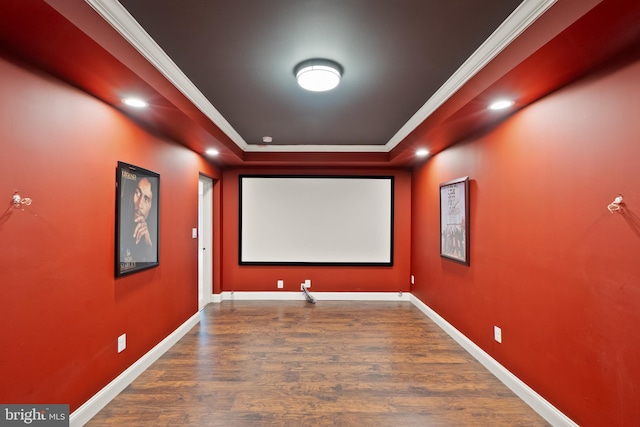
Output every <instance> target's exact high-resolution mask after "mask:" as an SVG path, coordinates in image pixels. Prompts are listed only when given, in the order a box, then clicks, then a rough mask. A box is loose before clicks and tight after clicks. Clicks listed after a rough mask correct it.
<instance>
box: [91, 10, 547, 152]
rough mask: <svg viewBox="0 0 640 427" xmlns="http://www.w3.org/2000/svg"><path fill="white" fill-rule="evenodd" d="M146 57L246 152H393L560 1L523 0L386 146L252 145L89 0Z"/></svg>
mask: <svg viewBox="0 0 640 427" xmlns="http://www.w3.org/2000/svg"><path fill="white" fill-rule="evenodd" d="M85 1H86V2H87V3H88V4H89V5H91V7H92V8H93V9H94V10H96V12H98V14H99V15H100V16H102V18H103V19H104V20H105V21H107V22H108V23H109V24H110V25H111V26H112V27H113V28H114V29H115V30H116V31H118V32H119V33H120V34H121V35H122V36H123V37H124V38H125V39H126V40H127V41H128V42H129V43H130V44H131V45H132V46H133V47H135V48H136V49H137V50H138V52H140V54H142V56H144V57H145V58H146V59H147V60H148V61H149V62H150V63H151V64H152V65H153V66H154V67H155V68H156V69H157V70H158V71H160V72H161V73H162V74H163V75H164V76H165V77H166V78H167V79H168V80H169V81H170V82H171V83H172V84H173V85H174V86H175V87H176V88H177V89H178V90H179V91H180V92H182V93H183V94H184V95H185V96H186V97H187V98H188V99H189V100H191V102H193V104H194V105H195V106H196V107H197V108H198V109H200V111H202V113H203V114H205V115H206V116H207V117H208V118H209V119H210V120H211V121H212V122H213V123H214V124H215V125H216V126H218V128H220V130H221V131H222V132H224V133H225V134H226V135H227V136H228V137H229V138H230V139H231V140H232V141H233V142H234V143H235V144H236V145H237V146H238V147H240V148H241V149H242V150H243V151H245V152H389V151H391V150H392V149H393V148H395V147H396V146H397V145H398V144H399V143H400V142H401V141H402V140H403V139H404V138H406V137H407V136H408V135H409V134H410V133H411V132H412V131H413V130H414V129H416V128H417V127H418V126H419V125H420V124H421V123H422V122H423V121H424V120H426V119H427V117H429V116H430V115H431V114H433V112H434V111H435V110H436V109H438V108H439V107H440V106H441V105H442V104H443V103H444V102H446V101H447V99H449V98H450V97H451V96H452V95H453V94H454V93H456V92H457V91H458V90H459V89H460V88H461V87H462V86H463V85H464V84H465V83H466V82H467V81H469V79H471V78H472V77H473V76H474V75H475V74H476V73H478V71H480V70H481V69H482V68H484V67H485V66H486V65H487V64H488V63H489V62H490V61H491V60H492V59H493V58H495V57H496V55H498V54H499V53H500V52H501V51H502V50H503V49H504V48H505V47H506V46H508V45H509V44H510V43H511V42H512V41H513V40H515V39H516V38H517V37H518V36H519V35H520V34H521V33H522V32H523V31H524V30H525V29H527V28H528V27H529V25H531V24H532V23H533V22H534V21H535V20H536V19H538V17H540V16H541V15H542V14H543V13H545V12H546V11H547V10H548V9H549V8H550V7H551V6H552V5H553V4H554V3H555V2H556V1H557V0H524V1H523V2H522V4H520V6H518V8H517V9H516V10H515V11H514V12H513V13H512V14H511V15H510V16H509V17H508V18H507V19H506V20H505V21H504V22H503V23H502V24H501V25H500V27H498V29H497V30H496V31H494V32H493V34H491V36H489V38H488V39H487V40H486V41H485V42H484V43H483V44H482V45H481V46H480V47H479V48H478V49H477V50H476V51H475V52H474V53H473V55H471V56H470V57H469V59H467V60H466V61H465V63H464V64H462V66H461V67H460V68H459V69H458V70H457V71H456V72H455V73H454V74H453V75H452V76H451V77H450V78H449V79H448V80H447V81H446V82H445V84H444V85H442V87H440V89H438V90H437V91H436V93H435V94H434V95H433V96H432V97H431V98H430V99H429V100H428V101H427V102H426V103H425V104H424V105H423V106H422V107H421V108H420V109H419V110H418V111H417V112H416V113H415V114H414V115H413V116H412V117H411V118H410V119H409V121H407V123H405V124H404V125H403V126H402V127H401V128H400V130H398V132H397V133H396V134H395V135H394V136H393V137H392V138H391V140H389V142H387V143H386V144H385V145H380V146H378V145H328V146H324V145H306V146H299V145H266V146H263V145H260V146H254V145H249V144H247V143H246V142H245V141H244V139H242V137H241V136H240V134H239V133H238V132H237V131H236V130H235V129H234V128H233V127H232V126H231V124H230V123H229V122H228V121H227V120H226V119H225V118H224V116H222V114H220V112H219V111H218V110H216V108H215V107H214V106H213V105H212V104H211V103H210V102H209V100H208V99H207V98H205V96H204V95H203V94H202V92H200V90H199V89H198V88H197V87H196V86H195V85H194V84H193V83H192V82H191V80H189V78H188V77H187V76H186V75H185V74H184V73H183V72H182V70H180V68H178V66H177V65H176V64H175V63H174V62H173V60H171V58H170V57H169V56H168V55H167V54H166V53H165V52H164V51H163V50H162V48H160V46H158V44H157V43H156V42H155V41H154V40H153V39H152V38H151V36H150V35H149V34H148V33H147V32H146V31H145V30H144V29H143V28H142V26H141V25H140V24H139V23H138V22H137V21H136V20H135V19H134V18H133V16H131V14H130V13H129V12H128V11H127V10H126V9H125V8H124V7H123V6H122V5H121V4H120V3H119V2H118V1H117V0H85Z"/></svg>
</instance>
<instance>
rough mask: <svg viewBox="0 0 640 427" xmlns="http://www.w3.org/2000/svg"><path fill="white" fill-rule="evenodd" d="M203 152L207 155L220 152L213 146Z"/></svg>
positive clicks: (215, 154)
mask: <svg viewBox="0 0 640 427" xmlns="http://www.w3.org/2000/svg"><path fill="white" fill-rule="evenodd" d="M205 153H206V154H207V155H208V156H217V155H218V154H220V152H219V151H218V150H216V149H215V148H209V149H208V150H207V151H205Z"/></svg>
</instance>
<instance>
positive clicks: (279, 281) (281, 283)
mask: <svg viewBox="0 0 640 427" xmlns="http://www.w3.org/2000/svg"><path fill="white" fill-rule="evenodd" d="M282 288H284V280H278V289H282Z"/></svg>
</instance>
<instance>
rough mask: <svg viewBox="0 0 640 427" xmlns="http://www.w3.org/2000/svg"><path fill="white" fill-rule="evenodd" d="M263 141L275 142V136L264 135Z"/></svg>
mask: <svg viewBox="0 0 640 427" xmlns="http://www.w3.org/2000/svg"><path fill="white" fill-rule="evenodd" d="M262 142H265V143H269V142H273V137H272V136H263V137H262Z"/></svg>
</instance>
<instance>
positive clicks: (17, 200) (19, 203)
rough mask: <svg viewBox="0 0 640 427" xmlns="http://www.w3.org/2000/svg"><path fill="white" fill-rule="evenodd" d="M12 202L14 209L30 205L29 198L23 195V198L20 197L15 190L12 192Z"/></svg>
mask: <svg viewBox="0 0 640 427" xmlns="http://www.w3.org/2000/svg"><path fill="white" fill-rule="evenodd" d="M12 202H13V207H14V208H16V209H20V208H22V209H24V207H25V206H29V205H31V199H30V198H28V197H25V198H24V199H23V198H22V197H20V194H18V192H17V191H16V192H15V193H13V197H12Z"/></svg>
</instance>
